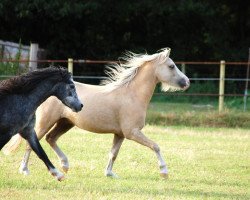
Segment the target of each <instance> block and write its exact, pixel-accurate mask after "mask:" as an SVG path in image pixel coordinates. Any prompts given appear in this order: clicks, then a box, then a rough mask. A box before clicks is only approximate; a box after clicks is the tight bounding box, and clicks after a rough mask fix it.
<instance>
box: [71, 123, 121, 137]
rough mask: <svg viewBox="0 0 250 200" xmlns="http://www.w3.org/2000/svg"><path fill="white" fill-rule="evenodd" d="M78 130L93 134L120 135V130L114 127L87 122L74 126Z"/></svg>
mask: <svg viewBox="0 0 250 200" xmlns="http://www.w3.org/2000/svg"><path fill="white" fill-rule="evenodd" d="M75 125H76V126H77V127H78V128H81V129H84V130H86V131H90V132H93V133H116V134H119V133H121V130H120V128H119V127H116V126H110V125H107V124H106V125H105V124H99V123H98V124H93V123H88V122H86V121H85V122H81V123H76V124H75Z"/></svg>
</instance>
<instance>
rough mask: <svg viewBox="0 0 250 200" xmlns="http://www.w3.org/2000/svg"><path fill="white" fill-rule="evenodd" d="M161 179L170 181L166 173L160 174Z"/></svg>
mask: <svg viewBox="0 0 250 200" xmlns="http://www.w3.org/2000/svg"><path fill="white" fill-rule="evenodd" d="M160 175H161V177H162V178H163V179H168V174H165V173H160Z"/></svg>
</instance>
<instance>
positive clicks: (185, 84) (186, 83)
mask: <svg viewBox="0 0 250 200" xmlns="http://www.w3.org/2000/svg"><path fill="white" fill-rule="evenodd" d="M178 85H179V86H180V87H181V88H182V89H183V90H186V89H188V88H189V86H190V81H189V79H188V78H182V79H180V80H179V82H178Z"/></svg>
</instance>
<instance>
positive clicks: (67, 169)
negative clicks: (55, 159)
mask: <svg viewBox="0 0 250 200" xmlns="http://www.w3.org/2000/svg"><path fill="white" fill-rule="evenodd" d="M62 170H63V171H64V173H66V174H67V173H68V171H69V167H66V166H62Z"/></svg>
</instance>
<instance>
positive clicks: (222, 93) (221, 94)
mask: <svg viewBox="0 0 250 200" xmlns="http://www.w3.org/2000/svg"><path fill="white" fill-rule="evenodd" d="M1 62H2V63H60V64H62V63H64V64H66V65H67V66H68V70H69V71H70V72H71V73H72V74H73V77H74V78H75V79H97V80H99V79H104V78H106V77H105V76H95V75H94V76H93V75H90V76H86V75H85V76H81V75H75V74H74V69H76V68H74V65H75V64H88V65H93V64H101V65H102V66H103V67H104V65H105V64H110V63H116V62H117V61H112V60H73V59H72V58H69V59H68V60H11V59H2V60H0V63H1ZM175 63H176V64H178V65H181V70H182V71H183V72H184V73H185V72H186V70H187V69H188V67H189V66H198V67H202V66H208V65H209V66H214V67H217V68H219V69H220V70H219V77H212V78H211V77H199V78H198V77H192V76H189V78H190V81H191V82H192V81H219V93H171V94H170V93H168V95H178V96H212V97H218V98H219V99H218V101H219V106H218V108H219V112H221V111H222V110H223V108H224V97H226V96H231V97H234V96H235V97H244V110H246V102H247V97H249V96H250V95H249V94H248V83H249V81H250V79H249V62H225V61H220V62H184V61H179V62H175ZM30 66H33V65H30ZM228 66H230V67H239V66H241V67H247V70H246V76H245V78H242V77H240V78H239V77H236V78H235V77H233V78H232V77H229V78H225V71H226V68H227V67H228ZM1 77H2V78H6V77H9V76H6V75H5V76H3V75H0V78H1ZM225 81H234V82H245V83H246V84H245V89H244V93H242V94H239V93H226V94H225ZM155 95H163V94H162V93H157V92H156V93H155Z"/></svg>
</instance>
